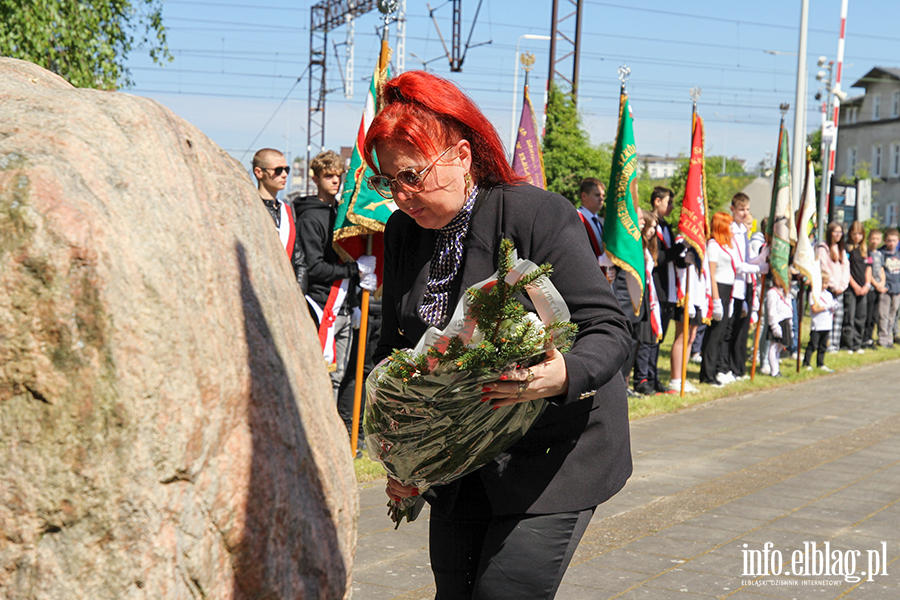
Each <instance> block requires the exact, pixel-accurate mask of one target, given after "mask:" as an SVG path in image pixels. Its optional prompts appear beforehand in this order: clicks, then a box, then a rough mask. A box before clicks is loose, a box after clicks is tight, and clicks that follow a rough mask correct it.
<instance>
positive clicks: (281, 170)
mask: <svg viewBox="0 0 900 600" xmlns="http://www.w3.org/2000/svg"><path fill="white" fill-rule="evenodd" d="M260 169H262V170H263V171H274V172H275V177H278V176H280V175H281V174H282V173H284V174H286V175H290V174H291V168H290V167H260Z"/></svg>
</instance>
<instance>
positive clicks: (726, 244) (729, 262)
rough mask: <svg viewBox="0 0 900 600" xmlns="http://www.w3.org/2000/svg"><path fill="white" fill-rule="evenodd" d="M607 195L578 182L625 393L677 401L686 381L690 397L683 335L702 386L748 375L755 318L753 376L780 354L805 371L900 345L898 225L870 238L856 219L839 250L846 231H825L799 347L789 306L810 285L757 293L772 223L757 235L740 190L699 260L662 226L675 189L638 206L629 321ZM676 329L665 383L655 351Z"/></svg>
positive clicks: (774, 367) (798, 314)
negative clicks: (638, 283) (620, 318)
mask: <svg viewBox="0 0 900 600" xmlns="http://www.w3.org/2000/svg"><path fill="white" fill-rule="evenodd" d="M604 197H605V187H604V185H603V183H602V182H600V181H599V180H597V179H594V178H588V179H585V180H584V181H583V182H582V185H581V190H580V200H581V208H579V215H580V217H581V220H582V222H583V223H584V225H585V229H586V232H587V237H588V240H589V241H590V243H591V247H592V249H593V250H594V253H595V255H596V256H597V258H598V261H599V262H600V264H601V265H602V266H603V268H604V272H605V273H606V275H607V278H608V280H609V282H610V284H611V285H612V286H613V289H614V291H615V293H616V297H617V298H618V299H619V304H620V306H621V308H622V310H623V312H625V313H626V315H628V316H629V318H630V320H631V322H632V325H633V336H632V352H631V355H630V356H629V359H628V360H627V361H626V363H625V364H624V365H623V367H622V374H623V376H624V377H625V379H626V381H631V387H630V388H629V390H628V394H629V396H647V395H654V394H665V393H677V392H680V391H681V389H682V385H683V386H684V391H685V392H688V393H690V392H696V391H698V388H697V386H696V385H694V384H693V383H692V382H691V381H685V382H682V381H681V373H682V361H683V360H684V356H683V348H684V336H685V335H687V336H688V347H689V348H691V351H690V358H689V360H691V361H692V362H695V363H699V364H700V369H699V371H700V372H699V383H703V384H707V385H710V386H714V387H722V386H725V385H728V384H730V383H734V382H735V381H740V380H744V379H748V378H749V374H748V370H749V358H750V352H751V351H752V347H753V345H754V344H753V343H754V339H753V337H752V336H750V332H751V326H753V325H755V324H756V323H758V322H759V320H760V317H761V316H762V318H763V327H764V329H763V331H762V332H761V340H760V341H761V343H760V351H759V354H758V355H757V359H758V364H759V365H760V372H761V373H762V374H763V375H768V376H772V377H781V376H782V374H781V369H780V361H781V360H782V359H784V358H787V357H788V356H790V357H791V358H792V359H796V358H797V353H798V352H802V357H803V366H804V367H805V368H806V369H808V370H812V369H813V366H812V358H813V355H816V356H815V357H816V368H818V369H820V370H822V371H825V372H831V371H832V369H831V368H829V367H828V366H826V364H825V357H826V355H827V354H829V353H836V352H838V351H840V350H846V351H847V352H848V353H850V354H853V353H863V352H865V351H866V350H869V349H876V348H879V347H887V348H889V347H892V346H893V344H894V342H895V341H900V336H898V333H900V332H898V301H900V296H898V292H900V270H898V267H900V260H898V258H897V256H898V252H900V248H898V246H900V234H898V231H897V229H893V228H891V229H887V230H885V231H882V230H880V229H877V228H873V229H872V230H870V231H869V232H868V233H867V232H866V231H865V228H864V226H863V225H862V223H860V222H859V221H854V222H853V223H852V224H851V225H850V227H849V231H848V234H847V236H846V237H848V238H849V239H848V240H847V241H846V242H845V239H844V238H845V235H844V225H843V224H842V223H837V222H835V223H831V224H830V225H829V226H828V228H827V230H826V238H825V239H826V240H827V242H823V243H821V244H819V245H818V249H817V258H818V263H819V268H820V269H821V275H822V282H823V284H822V291H821V293H820V294H818V297H817V299H816V301H815V302H812V303H810V306H809V315H810V317H811V328H810V339H809V343H808V345H807V347H806V350H805V351H803V350H802V348H800V347H799V346H800V339H799V336H798V328H799V321H800V319H801V318H802V314H803V313H804V312H805V307H804V306H799V307H798V304H797V301H798V294H799V288H800V285H801V283H802V284H804V285H808V282H807V281H806V280H805V278H804V277H803V276H802V275H800V274H799V273H797V272H796V271H795V270H793V269H792V270H791V276H792V277H791V282H790V288H789V290H786V289H784V288H783V287H781V286H780V285H777V284H775V283H774V282H773V280H772V279H768V280H767V281H766V282H765V287H766V289H765V290H764V291H763V290H762V289H761V288H760V286H761V285H762V284H763V281H764V279H763V278H762V277H761V275H763V274H766V273H767V272H768V263H767V258H768V248H767V246H766V243H765V234H764V232H765V230H766V227H767V221H768V218H764V219H762V220H761V222H760V223H759V224H758V226H757V227H754V225H755V222H754V218H753V216H752V214H751V213H750V198H749V197H748V196H747V195H746V194H744V193H743V192H738V193H737V194H735V195H734V197H733V198H732V199H731V204H730V207H729V208H730V214H729V213H725V212H717V213H715V214H713V215H712V218H711V219H710V227H709V231H710V235H709V239H708V241H707V244H706V247H705V255H706V256H705V259H704V260H700V257H699V253H698V252H697V251H696V250H695V249H694V248H691V247H690V246H689V245H687V244H685V242H684V240H683V239H682V238H681V237H679V236H678V235H677V234H676V233H674V232H673V230H672V227H671V226H670V225H669V223H668V222H667V221H666V217H668V216H669V214H670V213H671V212H672V208H673V198H674V193H673V191H672V190H670V189H668V188H665V187H661V186H660V187H656V188H654V190H653V192H652V193H651V195H650V202H649V203H650V206H651V207H652V208H651V210H649V211H644V210H641V209H640V208H639V209H638V218H639V222H640V226H641V229H642V232H643V243H644V248H645V259H646V263H647V270H646V272H647V278H646V281H647V282H648V285H647V292H646V293H645V295H644V302H643V305H642V306H641V308H640V310H639V312H638V313H637V314H635V312H634V311H633V310H632V306H631V301H630V296H629V293H628V288H627V283H626V280H625V277H624V274H623V272H622V271H621V270H619V269H617V267H616V266H615V265H614V264H613V263H612V262H611V261H610V260H609V259H607V258H606V257H605V256H604V254H605V253H604V251H603V243H602V231H603V226H604V218H603V216H602V215H603V199H604ZM650 282H652V287H651V286H650ZM685 292H689V293H687V294H685ZM685 295H687V298H688V327H687V331H686V332H685V328H684V324H683V321H684V316H683V315H684V310H683V306H684V298H685ZM807 298H808V295H807ZM805 304H806V302H804V305H805ZM672 321H674V322H675V336H674V341H673V343H672V347H671V354H670V355H671V360H670V368H671V370H670V373H671V377H670V379H669V381H668V382H666V383H663V382H662V381H660V378H659V371H658V369H657V363H658V360H659V348H660V342H661V341H662V340H663V339H665V338H666V334H667V331H668V328H669V325H670V324H671V323H672ZM876 332H877V336H876V335H875V334H876ZM876 337H877V339H876ZM629 375H630V377H629Z"/></svg>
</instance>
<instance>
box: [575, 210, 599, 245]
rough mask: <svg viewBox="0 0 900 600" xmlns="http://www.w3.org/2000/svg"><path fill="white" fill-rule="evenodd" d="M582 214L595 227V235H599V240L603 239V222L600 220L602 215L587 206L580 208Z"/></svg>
mask: <svg viewBox="0 0 900 600" xmlns="http://www.w3.org/2000/svg"><path fill="white" fill-rule="evenodd" d="M578 212H580V213H581V214H582V215H584V220H585V221H587V222H588V223H590V224H591V227H592V228H593V229H594V235H596V236H597V241H598V242H602V241H603V224H602V223H603V222H602V221H601V220H600V217H598V216H597V215H595V214H594V213H592V212H591V211H589V210H588V209H586V208H585V207H583V206H582V207H580V208H579V209H578Z"/></svg>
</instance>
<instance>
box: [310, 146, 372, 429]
mask: <svg viewBox="0 0 900 600" xmlns="http://www.w3.org/2000/svg"><path fill="white" fill-rule="evenodd" d="M309 167H310V169H311V170H312V172H313V177H312V180H313V182H314V183H315V184H316V194H315V195H314V196H306V197H298V198H296V199H295V200H294V208H295V209H296V211H297V235H298V236H299V237H300V240H301V241H302V243H303V250H304V252H305V253H306V264H307V265H308V267H309V293H308V294H307V296H306V299H307V300H308V301H309V309H310V314H312V316H313V319H314V320H315V322H316V326H317V327H318V328H319V339H320V340H323V348H322V350H323V352H324V354H325V361H326V363H327V364H328V370H329V371H330V375H331V385H332V388H333V389H334V394H335V400H337V398H338V392H339V389H340V385H341V380H342V379H343V378H344V373H345V372H346V370H347V365H348V364H349V362H350V344H351V338H352V334H353V324H352V317H353V309H354V308H355V307H356V306H357V293H356V286H357V285H359V286H361V287H363V288H365V289H368V290H369V291H375V289H376V287H377V281H376V278H375V257H374V256H362V257H360V259H359V261H358V262H341V259H340V258H339V257H338V255H337V252H336V251H335V249H334V245H333V242H334V221H335V217H336V216H337V194H338V191H339V190H340V187H341V176H342V175H343V174H344V161H343V160H342V159H341V157H340V156H339V155H338V154H337V153H336V152H334V151H332V150H327V151H325V152H321V153H319V155H318V156H316V157H315V158H314V159H313V160H312V161H310V164H309ZM351 412H352V411H351Z"/></svg>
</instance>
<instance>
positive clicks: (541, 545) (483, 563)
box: [429, 472, 594, 600]
mask: <svg viewBox="0 0 900 600" xmlns="http://www.w3.org/2000/svg"><path fill="white" fill-rule="evenodd" d="M593 514H594V508H589V509H586V510H582V511H576V512H568V513H557V514H551V515H494V514H493V513H492V510H491V505H490V502H489V501H488V497H487V494H486V493H485V491H484V486H482V484H481V477H480V476H479V475H478V473H477V472H476V473H473V474H471V475H467V476H466V477H464V478H463V480H462V482H461V487H460V490H459V496H458V497H457V500H456V503H455V505H454V507H453V510H452V512H451V513H450V514H449V515H440V514H437V512H436V511H433V512H432V513H431V520H430V530H429V548H430V554H431V569H432V571H434V582H435V585H436V587H437V594H436V595H435V600H522V599H525V598H527V599H528V600H542V599H547V600H549V599H551V598H553V597H554V596H555V595H556V591H557V589H558V588H559V584H560V582H561V581H562V578H563V575H564V574H565V572H566V568H567V567H568V566H569V562H570V561H571V560H572V556H573V555H574V554H575V548H576V547H577V546H578V542H579V541H581V537H582V536H583V535H584V532H585V530H586V529H587V526H588V524H589V523H590V521H591V516H592V515H593Z"/></svg>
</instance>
